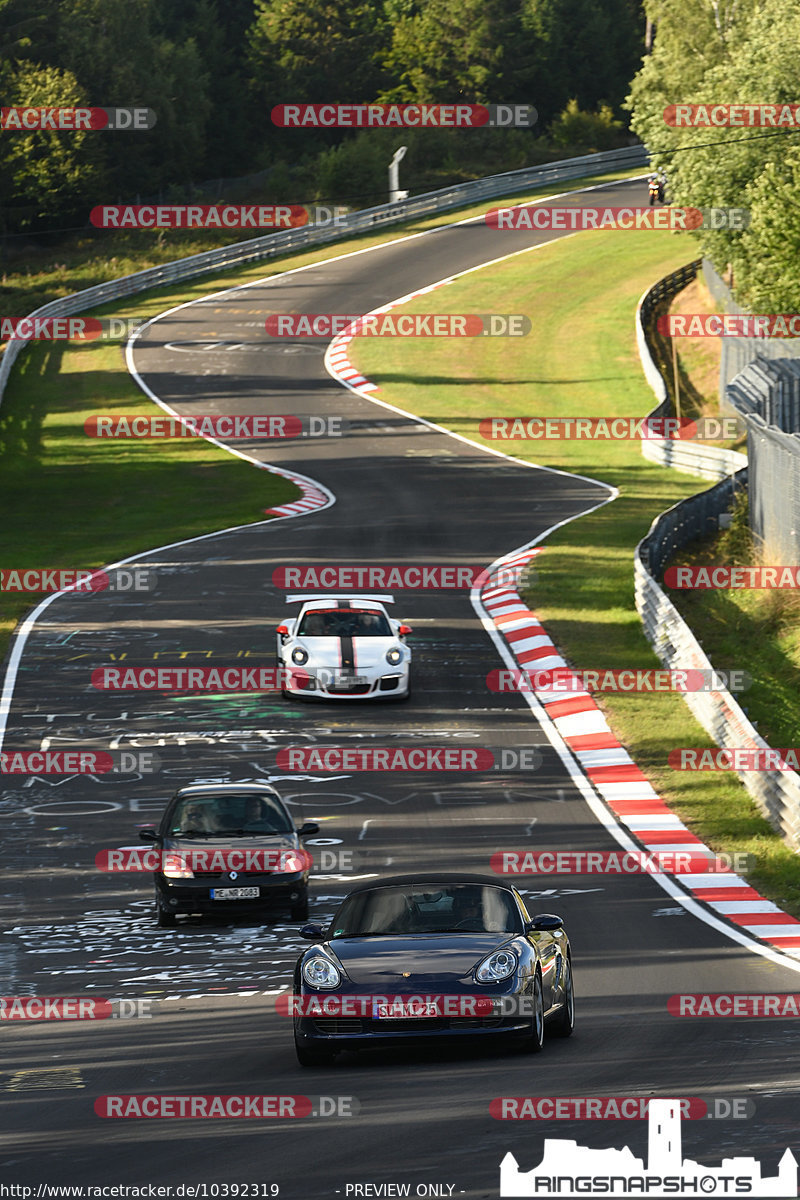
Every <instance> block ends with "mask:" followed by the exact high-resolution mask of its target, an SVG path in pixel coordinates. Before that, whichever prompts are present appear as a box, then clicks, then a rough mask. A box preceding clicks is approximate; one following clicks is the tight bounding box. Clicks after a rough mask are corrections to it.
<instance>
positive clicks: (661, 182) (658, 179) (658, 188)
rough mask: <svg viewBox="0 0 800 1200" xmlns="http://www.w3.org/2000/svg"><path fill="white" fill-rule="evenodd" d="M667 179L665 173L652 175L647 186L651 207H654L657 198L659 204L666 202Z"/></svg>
mask: <svg viewBox="0 0 800 1200" xmlns="http://www.w3.org/2000/svg"><path fill="white" fill-rule="evenodd" d="M665 185H666V179H665V178H664V176H663V175H651V176H650V178H649V180H648V181H647V187H648V190H649V193H650V207H651V208H652V207H653V205H654V204H655V202H656V200H657V201H658V203H659V204H663V203H664V187H665Z"/></svg>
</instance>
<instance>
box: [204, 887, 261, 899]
mask: <svg viewBox="0 0 800 1200" xmlns="http://www.w3.org/2000/svg"><path fill="white" fill-rule="evenodd" d="M260 894H261V893H260V889H259V888H257V887H249V888H211V899H212V900H256V899H257V898H258V896H259V895H260Z"/></svg>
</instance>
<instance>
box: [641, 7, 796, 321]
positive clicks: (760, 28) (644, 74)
mask: <svg viewBox="0 0 800 1200" xmlns="http://www.w3.org/2000/svg"><path fill="white" fill-rule="evenodd" d="M651 7H652V11H653V15H654V17H657V16H658V14H659V12H660V11H661V10H662V8H663V7H664V0H658V3H654V2H653V0H649V2H648V9H650V8H651ZM689 7H690V6H689V5H687V6H686V7H684V4H683V2H682V0H681V2H680V3H679V2H678V0H675V4H674V6H673V7H672V8H670V9H669V12H668V14H667V13H666V12H664V13H663V14H662V17H661V19H659V20H658V24H657V27H656V37H655V46H654V50H653V54H652V55H651V58H650V61H648V62H646V63H645V65H644V67H643V68H642V71H640V72H639V74H638V75H637V77H636V79H635V80H634V82H633V85H632V88H631V98H630V103H631V106H632V108H633V122H632V124H633V127H634V129H635V130H636V132H637V133H638V134H639V135H640V137H642V139H643V141H645V142H646V143H647V145H648V146H649V147H650V148H651V150H652V151H653V157H654V161H655V163H656V164H657V165H659V166H664V167H665V168H666V170H667V172H668V174H669V178H670V188H671V192H672V197H673V199H674V201H675V203H677V204H681V205H691V206H696V207H699V208H709V207H721V208H722V207H724V208H728V207H733V208H744V209H749V210H750V226H749V228H748V229H747V231H746V232H740V231H737V230H729V229H727V228H722V229H720V230H713V229H703V230H701V231H699V232H698V234H697V237H698V239H699V242H700V248H701V250H702V252H703V253H704V254H707V255H708V256H709V257H710V258H711V259H712V260H713V261H714V263H715V264H716V265H717V266H718V267H719V268H724V267H725V266H726V265H727V264H728V263H730V264H732V265H733V267H734V277H735V281H736V291H737V297H738V299H739V300H740V302H741V303H743V304H746V305H749V304H752V303H755V304H756V305H757V306H759V307H762V306H764V305H772V306H774V305H776V304H778V296H779V295H780V296H781V297H784V299H785V297H786V296H787V294H788V293H790V292H791V291H792V288H791V285H790V281H791V278H792V274H793V273H794V274H795V275H796V273H797V270H796V262H797V255H796V245H794V244H793V241H792V236H791V231H792V230H793V228H794V225H795V214H796V200H795V196H796V194H797V193H796V192H795V191H794V187H795V184H796V182H797V180H796V163H797V155H796V148H797V145H798V141H800V134H798V133H794V132H791V131H783V132H781V131H771V130H769V129H759V128H752V129H751V128H745V127H733V128H713V127H712V128H709V127H705V128H687V129H670V128H669V127H668V126H667V125H666V124H665V123H664V117H663V110H664V108H665V106H666V105H668V104H680V103H683V104H706V105H710V104H736V103H740V104H759V103H775V104H781V103H784V104H789V103H796V101H797V62H798V58H800V11H798V9H797V8H796V7H795V6H794V4H790V3H787V0H741V3H740V4H739V5H738V7H737V6H735V5H734V4H733V2H732V0H730V2H729V3H726V4H722V3H721V2H720V3H712V2H711V0H703V3H702V4H700V5H699V6H698V5H696V4H694V0H693V4H692V7H693V10H694V12H695V15H696V23H699V24H700V26H701V28H700V31H699V33H698V32H697V30H696V29H694V28H692V27H691V24H690V22H689ZM698 39H699V41H700V44H701V47H702V58H701V59H700V60H698V59H697V58H696V57H692V56H691V55H689V54H688V48H689V46H690V45H691V46H694V44H695V42H696V41H697V40H698ZM784 225H785V226H786V229H787V231H788V236H787V237H786V238H785V239H783V240H782V239H781V237H780V233H779V231H780V229H781V228H782V227H783V226H784ZM770 277H773V278H774V279H775V295H774V297H773V298H772V299H770V298H769V296H770V293H769V278H770ZM794 295H795V301H794V303H795V304H797V302H798V300H799V299H800V297H799V296H798V289H797V288H795V289H794ZM790 311H794V310H790Z"/></svg>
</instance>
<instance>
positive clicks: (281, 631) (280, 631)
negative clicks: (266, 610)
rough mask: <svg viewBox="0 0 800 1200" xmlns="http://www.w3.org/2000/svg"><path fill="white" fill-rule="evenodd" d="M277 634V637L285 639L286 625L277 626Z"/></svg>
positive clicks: (287, 628)
mask: <svg viewBox="0 0 800 1200" xmlns="http://www.w3.org/2000/svg"><path fill="white" fill-rule="evenodd" d="M277 632H278V634H279V635H280V636H281V637H282V638H287V637H288V636H289V627H288V625H279V626H278V629H277Z"/></svg>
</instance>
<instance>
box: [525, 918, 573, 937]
mask: <svg viewBox="0 0 800 1200" xmlns="http://www.w3.org/2000/svg"><path fill="white" fill-rule="evenodd" d="M563 928H564V920H563V918H562V917H557V916H556V914H555V913H539V915H538V917H534V918H533V920H532V921H528V923H527V925H526V926H525V932H526V933H555V931H556V930H557V929H563Z"/></svg>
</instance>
